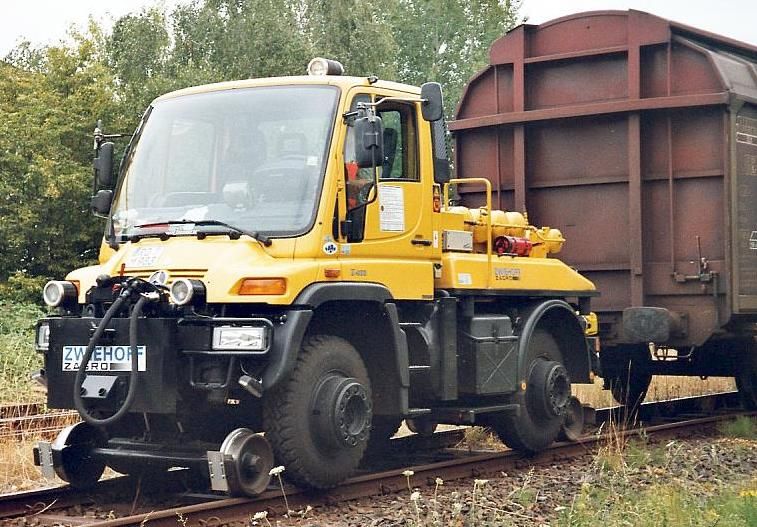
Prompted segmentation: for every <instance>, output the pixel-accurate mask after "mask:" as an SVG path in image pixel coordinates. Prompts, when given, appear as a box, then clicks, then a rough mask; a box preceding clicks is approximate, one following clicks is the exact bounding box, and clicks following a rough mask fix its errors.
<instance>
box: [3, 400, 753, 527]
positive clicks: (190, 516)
mask: <svg viewBox="0 0 757 527" xmlns="http://www.w3.org/2000/svg"><path fill="white" fill-rule="evenodd" d="M737 401H738V396H737V394H736V393H735V392H728V393H724V394H723V393H721V394H713V395H706V396H694V397H684V398H679V399H674V400H669V401H657V402H650V403H645V404H643V405H641V407H640V409H639V411H638V412H637V413H635V414H633V415H634V418H633V419H631V418H630V416H626V415H624V414H625V413H627V412H625V411H624V409H623V407H613V408H606V409H600V410H597V411H596V414H597V422H598V423H606V422H623V421H633V422H635V423H640V424H641V425H642V427H641V428H630V429H626V430H620V429H613V430H612V431H611V432H609V433H608V432H605V433H603V434H594V435H589V436H586V437H584V438H583V439H581V440H580V441H577V442H565V443H556V444H554V445H553V446H552V447H550V448H549V449H547V450H545V451H544V452H542V453H540V454H538V455H536V456H533V457H526V456H524V455H522V454H520V453H517V452H514V451H511V450H505V451H500V452H480V451H472V452H466V451H462V450H457V451H455V452H454V455H453V454H451V453H450V451H444V452H442V453H439V452H437V454H438V455H436V461H434V462H431V463H426V464H418V461H419V457H422V456H419V454H418V453H419V452H422V451H423V450H424V449H430V448H434V447H435V448H441V447H444V446H452V445H455V444H458V443H459V442H460V441H461V440H462V438H463V436H464V432H463V430H450V431H447V432H441V433H437V434H434V436H432V437H431V438H420V437H418V436H410V437H406V438H397V439H394V440H393V442H392V447H393V449H394V451H393V454H396V456H395V455H392V456H387V457H388V458H389V459H391V460H392V461H396V462H397V465H395V466H394V468H390V469H385V470H380V471H379V472H371V473H365V474H361V475H358V476H356V477H353V478H350V479H349V480H347V481H345V482H344V483H343V484H342V485H340V486H339V487H337V488H335V489H332V490H331V491H328V492H313V491H304V490H301V489H298V488H296V487H293V486H290V485H286V486H285V492H286V495H287V499H288V502H289V506H290V507H291V508H292V509H295V510H297V509H303V508H304V507H305V506H307V505H320V504H333V503H338V502H342V501H347V500H351V499H356V498H359V497H369V496H375V495H382V494H386V493H391V492H398V491H401V490H402V489H405V488H406V487H407V480H406V478H405V476H404V475H403V472H404V471H405V470H407V469H410V470H412V471H413V472H414V476H413V479H412V483H413V485H415V486H422V485H424V484H427V485H433V484H434V480H435V478H437V477H441V478H442V479H445V480H455V479H462V478H471V477H473V478H476V477H480V476H483V475H485V474H491V473H496V472H508V471H512V470H518V469H520V468H522V467H525V466H533V465H540V464H548V463H554V462H555V461H558V460H565V459H569V458H571V457H575V456H578V455H583V454H585V453H586V452H589V451H592V450H593V449H595V448H596V447H597V446H598V445H601V444H603V441H604V442H606V441H607V440H608V437H613V438H614V439H615V438H621V437H630V436H633V435H638V434H640V433H642V430H643V432H644V433H647V434H655V435H658V436H659V435H670V434H673V435H675V434H681V433H685V432H687V431H690V430H692V429H693V430H702V429H705V428H707V427H710V426H712V425H714V424H715V423H717V422H720V421H722V420H726V419H732V418H734V417H736V416H738V415H754V412H752V413H751V414H749V413H744V412H735V411H734V408H733V405H734V404H735V403H736V402H737ZM703 409H704V411H705V412H706V413H712V412H718V413H719V414H718V415H710V416H708V417H700V416H701V415H702V412H703ZM692 414H695V415H696V416H697V417H695V418H693V419H686V420H685V421H676V422H664V423H663V424H652V425H650V426H646V425H644V423H646V422H650V421H654V420H656V421H657V422H659V421H660V420H662V421H665V420H669V421H672V420H673V416H674V415H679V416H680V415H692ZM610 434H612V436H610ZM422 445H425V448H424V446H422ZM403 451H404V452H409V455H408V456H407V457H406V458H405V457H403ZM440 455H441V456H446V457H447V459H443V460H441V461H439V460H438V459H439V456H440ZM405 459H407V460H408V461H409V462H408V463H407V464H406V465H405V466H401V468H400V467H398V465H401V463H402V462H403V461H404V460H405ZM118 479H119V480H121V479H122V480H126V478H118ZM111 481H113V482H114V483H113V484H118V483H117V482H118V480H111ZM103 483H107V482H103ZM101 485H102V484H101ZM62 489H63V490H64V491H65V489H66V488H65V487H64V488H62ZM53 490H55V489H53ZM68 492H69V495H70V497H71V499H75V494H73V493H72V492H71V491H68ZM43 497H44V496H43V495H37V496H36V498H37V500H38V503H44V501H42V500H41V499H40V498H43ZM57 499H59V500H61V501H59V502H56V504H55V506H54V509H58V508H59V505H60V503H62V502H63V500H62V499H61V498H57ZM184 499H194V500H202V502H200V503H195V504H191V505H184V506H179V507H173V508H167V509H165V510H159V511H151V512H149V513H141V514H135V515H131V516H124V517H121V518H116V519H110V520H95V519H93V520H91V521H90V520H89V519H87V520H86V521H84V520H83V519H82V518H79V517H71V524H76V525H77V526H79V525H82V526H84V525H86V526H87V527H130V526H134V527H136V526H139V525H145V524H146V523H149V525H150V527H175V525H176V521H177V517H178V516H181V518H182V523H183V524H184V525H186V526H187V527H194V526H204V525H207V524H208V523H209V522H214V523H224V522H228V521H235V520H236V521H239V520H240V519H241V520H247V519H249V518H250V516H252V515H253V514H254V513H255V512H258V511H263V510H267V511H272V512H275V513H278V514H283V513H285V512H286V511H285V510H284V500H283V498H282V494H281V491H280V490H268V491H266V492H265V493H263V494H261V495H260V496H257V497H255V498H224V497H222V496H218V495H211V494H188V495H185V496H184ZM49 500H50V496H48V497H47V498H46V499H45V501H47V503H50V501H49ZM4 501H5V497H0V517H3V516H4V517H7V515H5V514H3V511H5V510H7V509H5V508H4ZM25 507H26V509H27V510H29V511H30V512H31V510H32V509H30V508H29V506H28V505H26V506H25ZM49 508H50V509H53V507H52V506H50V507H49ZM16 510H17V511H18V510H20V509H19V508H18V507H17V508H16ZM37 510H39V508H38V509H37ZM21 514H24V513H23V512H22V513H21ZM46 516H48V515H47V514H44V513H43V514H40V515H39V516H38V519H39V520H41V521H43V522H44V521H45V520H46V519H47V518H46ZM63 519H64V518H63V517H61V516H60V515H54V516H50V520H54V521H55V523H59V524H60V523H65V521H63Z"/></svg>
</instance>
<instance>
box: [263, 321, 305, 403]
mask: <svg viewBox="0 0 757 527" xmlns="http://www.w3.org/2000/svg"><path fill="white" fill-rule="evenodd" d="M311 318H313V311H312V310H310V309H299V310H294V309H293V310H290V311H287V313H286V320H285V322H284V323H283V324H280V325H276V326H274V329H273V342H272V343H271V351H270V354H269V355H268V365H267V366H266V369H265V371H264V373H263V379H262V381H263V389H264V390H270V389H271V388H274V387H276V385H277V384H278V383H279V382H280V381H281V380H282V379H283V378H284V377H286V376H287V375H288V374H289V372H290V371H292V368H294V363H295V361H296V360H297V353H299V351H300V348H301V347H302V339H303V338H304V336H305V331H306V330H307V328H308V324H309V323H310V319H311Z"/></svg>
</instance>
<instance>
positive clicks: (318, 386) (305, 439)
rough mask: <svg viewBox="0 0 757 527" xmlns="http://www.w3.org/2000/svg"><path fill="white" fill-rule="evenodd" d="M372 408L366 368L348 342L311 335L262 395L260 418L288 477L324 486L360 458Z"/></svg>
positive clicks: (350, 470)
mask: <svg viewBox="0 0 757 527" xmlns="http://www.w3.org/2000/svg"><path fill="white" fill-rule="evenodd" d="M372 408H373V407H372V402H371V386H370V382H369V380H368V373H367V372H366V369H365V365H364V364H363V360H362V359H361V358H360V355H359V354H358V352H357V351H356V350H355V348H354V347H353V346H352V344H350V343H349V342H347V341H346V340H345V339H343V338H340V337H336V336H331V335H314V336H311V337H309V338H308V339H307V340H306V341H305V343H304V344H303V346H302V350H301V352H300V355H299V357H298V358H297V363H296V365H295V367H294V369H293V370H292V373H291V374H290V375H289V378H288V379H286V380H285V381H284V382H283V383H282V385H280V386H278V387H277V388H276V389H275V390H272V391H271V392H270V393H268V394H266V395H265V396H264V406H263V423H264V428H265V431H266V437H267V438H268V440H269V441H270V443H271V446H272V447H273V451H274V453H275V456H276V459H277V462H278V463H280V464H282V465H284V467H285V468H286V472H285V474H286V475H287V476H288V478H289V479H290V480H292V481H293V482H294V483H297V484H299V485H303V486H307V487H312V488H318V489H325V488H330V487H334V486H335V485H337V484H339V483H340V482H341V481H343V480H344V479H346V478H347V477H349V476H350V475H351V474H352V473H353V471H354V470H355V469H356V468H357V466H358V464H359V463H360V460H361V458H362V457H363V453H364V452H365V450H366V447H367V445H368V439H369V436H370V430H371V420H372Z"/></svg>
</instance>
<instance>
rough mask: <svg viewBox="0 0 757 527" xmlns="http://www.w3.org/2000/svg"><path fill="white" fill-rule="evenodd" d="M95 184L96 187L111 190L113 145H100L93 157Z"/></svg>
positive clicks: (112, 182)
mask: <svg viewBox="0 0 757 527" xmlns="http://www.w3.org/2000/svg"><path fill="white" fill-rule="evenodd" d="M93 165H94V167H95V182H96V183H97V186H98V187H102V188H113V184H114V183H115V181H113V179H114V178H113V143H110V142H108V143H102V144H101V145H100V147H99V148H98V149H97V157H95V160H94V163H93Z"/></svg>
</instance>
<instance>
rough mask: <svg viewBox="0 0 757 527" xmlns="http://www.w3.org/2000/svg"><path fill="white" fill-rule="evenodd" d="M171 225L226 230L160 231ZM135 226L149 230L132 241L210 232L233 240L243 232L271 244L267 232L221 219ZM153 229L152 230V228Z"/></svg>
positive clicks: (265, 244) (160, 222)
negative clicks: (214, 231) (222, 228)
mask: <svg viewBox="0 0 757 527" xmlns="http://www.w3.org/2000/svg"><path fill="white" fill-rule="evenodd" d="M164 225H165V226H170V225H187V226H192V227H205V226H216V227H224V228H225V229H226V231H224V232H218V233H211V232H204V231H196V230H194V228H193V229H191V230H187V232H180V231H175V232H170V229H169V230H161V231H158V230H157V228H159V227H162V226H164ZM135 228H137V229H147V230H149V232H145V233H143V234H132V235H130V236H129V239H130V240H131V241H139V240H141V239H142V238H160V239H162V240H167V239H168V238H169V237H170V236H172V235H173V236H176V235H181V234H193V235H196V236H197V238H198V239H200V240H202V239H203V238H205V237H206V236H208V235H209V234H226V235H228V237H229V238H230V239H232V240H238V239H239V238H240V237H241V236H242V235H243V234H244V235H245V236H249V237H250V238H252V239H254V240H256V241H258V242H260V243H261V244H262V245H264V246H265V247H270V246H271V243H272V242H271V238H269V237H268V236H266V235H265V234H262V233H260V232H256V231H248V230H245V229H242V228H240V227H236V226H234V225H230V224H228V223H225V222H223V221H220V220H171V221H157V222H155V223H145V224H144V225H137V226H136V227H135ZM150 229H152V230H150Z"/></svg>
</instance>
